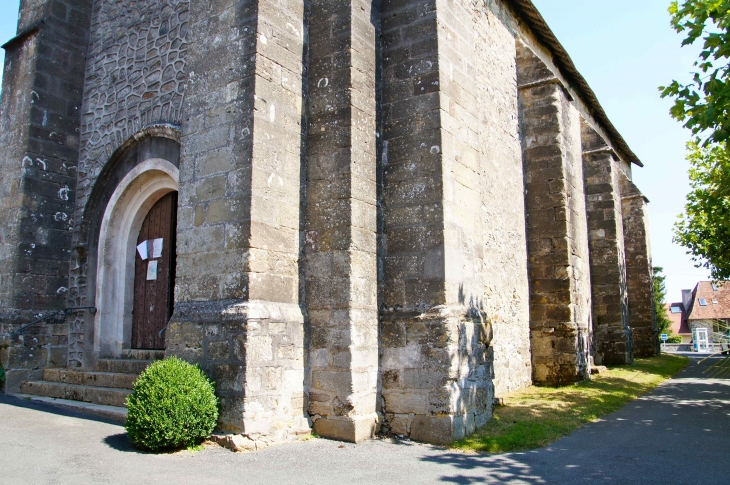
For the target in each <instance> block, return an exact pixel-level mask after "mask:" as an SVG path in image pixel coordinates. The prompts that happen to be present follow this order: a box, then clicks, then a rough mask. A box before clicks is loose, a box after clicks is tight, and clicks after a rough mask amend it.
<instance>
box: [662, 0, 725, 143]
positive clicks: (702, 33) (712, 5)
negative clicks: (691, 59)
mask: <svg viewBox="0 0 730 485" xmlns="http://www.w3.org/2000/svg"><path fill="white" fill-rule="evenodd" d="M669 13H670V14H671V16H672V20H671V24H672V27H673V28H674V30H676V31H677V32H679V33H681V34H685V38H684V40H683V41H682V45H683V46H684V45H690V44H694V43H695V42H697V41H698V40H700V39H701V40H702V42H703V48H702V52H701V53H700V57H699V59H698V60H697V61H696V62H695V64H694V65H695V68H696V71H695V72H694V73H693V76H692V82H690V83H689V84H682V83H679V82H678V81H676V80H675V81H673V82H672V83H671V84H670V85H669V86H663V87H661V88H659V89H660V91H661V93H662V97H673V98H675V101H674V106H673V107H672V109H671V111H670V112H671V114H672V116H673V117H675V118H676V119H678V120H679V121H683V122H684V126H685V127H686V128H689V129H690V130H692V133H693V134H694V135H695V136H698V137H699V136H705V143H706V144H708V143H713V142H714V143H716V142H723V141H725V140H727V139H729V138H730V80H729V79H728V75H729V74H730V0H683V1H682V3H681V5H680V3H679V2H678V1H676V0H675V1H673V2H672V3H671V4H670V6H669Z"/></svg>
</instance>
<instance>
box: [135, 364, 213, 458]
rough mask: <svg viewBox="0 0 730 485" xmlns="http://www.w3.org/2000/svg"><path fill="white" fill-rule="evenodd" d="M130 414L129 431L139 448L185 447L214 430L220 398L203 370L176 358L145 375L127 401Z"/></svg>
mask: <svg viewBox="0 0 730 485" xmlns="http://www.w3.org/2000/svg"><path fill="white" fill-rule="evenodd" d="M127 411H128V414H127V423H126V424H125V428H126V429H127V433H128V435H129V439H130V440H131V441H132V443H133V444H134V446H136V447H137V448H141V449H143V450H150V451H156V450H161V449H171V448H183V447H188V446H191V445H196V444H199V443H200V442H201V441H203V440H204V439H205V438H206V437H207V436H209V435H210V433H211V432H212V431H213V428H215V424H216V421H217V420H218V398H216V397H215V393H214V387H213V383H212V382H210V379H208V377H207V376H206V375H205V374H204V373H203V371H202V370H200V367H198V366H197V365H191V364H189V363H187V362H185V361H183V360H180V359H178V358H176V357H172V358H168V359H165V360H159V361H157V362H155V363H153V364H151V365H150V366H149V367H147V369H145V371H144V372H142V374H141V375H140V376H139V378H138V379H137V381H136V382H135V383H134V390H133V391H132V394H130V395H129V397H128V398H127Z"/></svg>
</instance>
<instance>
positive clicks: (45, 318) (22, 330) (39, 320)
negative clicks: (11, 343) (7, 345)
mask: <svg viewBox="0 0 730 485" xmlns="http://www.w3.org/2000/svg"><path fill="white" fill-rule="evenodd" d="M81 310H89V313H91V314H92V315H94V314H96V307H94V306H83V307H77V308H64V309H63V310H56V311H54V312H51V313H49V314H47V315H44V316H42V317H39V318H37V319H35V320H33V321H32V322H30V323H28V324H26V325H23V326H22V327H20V328H19V329H18V330H16V331H15V332H13V333H11V334H10V338H13V337H17V336H19V335H25V334H26V333H28V329H30V328H32V327H34V326H36V325H38V324H40V323H42V322H46V321H48V320H50V319H51V318H53V317H56V316H58V315H68V314H69V313H72V312H77V311H81Z"/></svg>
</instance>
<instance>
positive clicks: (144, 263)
mask: <svg viewBox="0 0 730 485" xmlns="http://www.w3.org/2000/svg"><path fill="white" fill-rule="evenodd" d="M176 221H177V192H170V193H169V194H167V195H165V196H164V197H162V198H161V199H160V200H159V201H157V203H156V204H155V205H154V206H152V208H151V209H150V211H149V213H148V214H147V217H145V220H144V222H143V223H142V229H140V231H139V237H138V238H137V244H138V245H139V244H142V243H143V242H145V241H150V244H149V245H148V247H149V250H148V257H147V259H142V257H141V256H140V253H139V251H136V255H135V265H134V310H133V324H132V348H133V349H155V350H164V349H165V332H164V330H165V328H166V327H167V321H168V320H169V319H170V315H172V306H173V294H172V292H173V289H174V287H175V233H176V227H175V226H176ZM155 239H162V254H161V255H159V256H158V257H155V254H154V251H153V243H152V241H154V240H155ZM150 265H156V266H157V271H156V275H155V271H154V268H153V270H152V271H150Z"/></svg>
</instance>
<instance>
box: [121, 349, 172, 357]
mask: <svg viewBox="0 0 730 485" xmlns="http://www.w3.org/2000/svg"><path fill="white" fill-rule="evenodd" d="M119 358H120V359H132V360H162V359H164V358H165V351H164V350H142V349H124V350H122V354H121V355H120V356H119Z"/></svg>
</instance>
